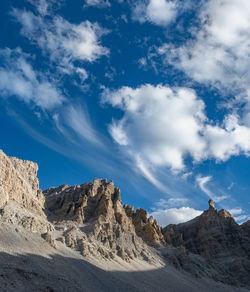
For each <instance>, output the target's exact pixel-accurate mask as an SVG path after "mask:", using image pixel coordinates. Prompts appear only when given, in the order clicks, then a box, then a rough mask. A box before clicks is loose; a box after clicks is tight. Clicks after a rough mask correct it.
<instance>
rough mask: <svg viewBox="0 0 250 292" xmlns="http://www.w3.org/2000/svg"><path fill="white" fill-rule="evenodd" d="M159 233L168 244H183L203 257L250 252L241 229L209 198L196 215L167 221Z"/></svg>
mask: <svg viewBox="0 0 250 292" xmlns="http://www.w3.org/2000/svg"><path fill="white" fill-rule="evenodd" d="M163 234H164V238H165V240H166V242H167V243H168V244H172V245H174V246H176V247H177V246H184V247H185V248H186V249H187V250H188V251H190V252H192V253H197V254H200V255H202V256H203V257H205V258H207V259H211V258H212V257H214V256H218V255H220V254H223V255H225V254H231V255H233V254H237V255H242V256H244V255H246V253H247V254H248V255H250V254H249V249H248V246H249V247H250V241H249V240H248V239H247V237H246V234H245V232H244V230H243V229H242V228H241V227H240V226H239V225H238V224H237V223H236V222H235V220H234V218H233V217H232V216H231V214H230V213H229V212H228V211H226V210H224V209H222V210H220V211H217V210H216V209H215V207H214V203H213V201H211V200H209V209H208V210H206V211H204V212H203V213H202V214H201V215H200V216H198V217H196V218H194V219H193V220H191V221H188V222H186V223H181V224H177V225H174V224H171V225H168V226H167V227H165V228H164V229H163Z"/></svg>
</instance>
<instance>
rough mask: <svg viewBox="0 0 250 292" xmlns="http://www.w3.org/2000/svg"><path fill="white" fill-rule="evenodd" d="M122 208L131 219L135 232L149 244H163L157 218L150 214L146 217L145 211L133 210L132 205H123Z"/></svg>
mask: <svg viewBox="0 0 250 292" xmlns="http://www.w3.org/2000/svg"><path fill="white" fill-rule="evenodd" d="M124 209H125V211H126V214H127V216H128V217H129V218H131V219H132V222H133V225H134V228H135V231H136V234H137V235H138V236H140V237H141V238H143V240H144V241H146V242H147V243H149V244H150V245H155V246H160V245H162V244H164V237H163V234H162V230H161V228H160V227H159V225H158V223H157V220H156V219H155V220H154V219H153V217H152V216H150V217H149V218H148V216H147V211H145V210H143V209H141V208H140V209H137V210H136V211H135V210H134V208H133V207H130V206H128V205H124Z"/></svg>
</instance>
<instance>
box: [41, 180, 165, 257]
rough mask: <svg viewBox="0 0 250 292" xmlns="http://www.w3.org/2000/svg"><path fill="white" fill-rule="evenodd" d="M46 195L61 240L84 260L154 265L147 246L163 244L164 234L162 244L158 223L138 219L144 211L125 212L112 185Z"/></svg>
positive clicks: (62, 189)
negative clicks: (117, 259)
mask: <svg viewBox="0 0 250 292" xmlns="http://www.w3.org/2000/svg"><path fill="white" fill-rule="evenodd" d="M44 195H45V198H46V203H45V206H46V210H47V214H48V218H49V220H51V221H52V222H53V224H54V225H55V226H56V228H57V229H58V230H60V229H62V226H64V231H63V232H62V233H61V235H60V237H59V238H58V240H60V241H63V242H65V243H66V245H67V246H69V247H72V248H74V249H78V250H80V252H81V253H82V254H83V255H85V256H87V255H96V256H99V257H105V258H111V259H114V258H115V257H116V256H119V257H121V258H122V259H123V260H126V261H130V260H131V259H134V258H141V259H146V260H148V261H153V257H152V255H151V253H152V251H151V250H150V248H149V247H148V246H147V244H146V243H149V244H151V245H155V244H160V243H163V236H162V234H161V233H160V235H161V241H160V240H159V236H158V235H157V234H158V233H157V232H160V227H159V226H158V225H157V222H154V221H152V220H151V219H147V216H146V213H145V214H143V216H141V215H139V213H141V211H139V212H134V213H133V212H132V213H131V214H128V212H127V210H128V206H126V207H125V208H124V207H123V206H122V203H121V198H120V189H118V188H115V187H114V183H113V182H112V181H110V182H107V180H103V179H95V180H94V182H93V183H85V184H83V185H78V186H73V187H70V186H68V185H62V186H60V187H58V188H50V189H48V190H46V191H44ZM131 209H132V208H131ZM144 212H145V211H144ZM142 221H143V222H142ZM156 235H157V236H156Z"/></svg>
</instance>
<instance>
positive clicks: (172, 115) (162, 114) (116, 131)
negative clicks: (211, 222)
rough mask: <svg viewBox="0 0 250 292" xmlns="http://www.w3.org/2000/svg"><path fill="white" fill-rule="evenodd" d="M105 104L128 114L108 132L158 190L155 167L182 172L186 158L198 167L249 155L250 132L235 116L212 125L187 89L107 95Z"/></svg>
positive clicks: (148, 88) (142, 89)
mask: <svg viewBox="0 0 250 292" xmlns="http://www.w3.org/2000/svg"><path fill="white" fill-rule="evenodd" d="M102 102H103V103H109V104H111V105H112V106H113V107H116V108H119V109H121V110H122V111H123V112H124V115H123V117H122V118H121V119H120V120H113V121H112V123H111V124H110V125H109V132H110V134H111V136H112V137H113V139H114V141H115V142H116V143H118V144H119V145H120V147H121V149H122V150H123V151H126V152H127V153H128V154H129V155H130V156H131V157H132V159H133V161H134V163H135V164H136V166H137V167H138V168H140V169H141V171H142V173H143V175H144V176H145V177H146V178H147V179H148V180H149V181H151V182H153V181H154V182H153V183H154V184H155V185H159V183H158V182H157V183H155V182H156V180H155V175H154V171H155V169H156V168H157V167H164V166H167V167H169V168H171V169H172V171H180V170H181V171H183V170H185V158H186V157H188V156H189V157H191V158H192V159H193V161H194V163H200V162H201V161H203V160H205V159H208V158H212V159H215V160H216V161H217V162H221V161H225V160H227V159H229V158H230V157H231V156H233V155H239V154H245V155H249V154H250V128H248V127H246V126H244V125H241V124H240V121H239V120H238V117H237V115H234V114H231V115H227V116H225V118H224V120H223V122H222V123H221V124H219V123H215V122H214V121H210V120H209V119H208V118H207V117H206V115H205V105H204V103H203V101H202V100H201V99H199V98H198V97H197V95H196V93H195V92H194V91H193V90H191V89H189V88H170V87H168V86H163V85H156V86H153V85H150V84H146V85H142V86H139V87H137V88H131V87H122V88H120V89H118V90H114V91H111V90H108V89H105V90H104V92H103V94H102ZM138 157H139V160H138ZM138 161H140V163H138ZM142 166H143V167H142ZM145 170H147V171H145ZM149 173H150V175H149ZM184 178H185V175H184ZM214 198H215V197H214ZM215 199H216V200H220V199H222V197H217V198H215Z"/></svg>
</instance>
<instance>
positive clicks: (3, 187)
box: [0, 150, 53, 232]
mask: <svg viewBox="0 0 250 292" xmlns="http://www.w3.org/2000/svg"><path fill="white" fill-rule="evenodd" d="M37 171H38V165H37V164H36V163H34V162H31V161H26V160H21V159H18V158H15V157H8V156H7V155H5V154H4V153H3V151H1V150H0V217H1V220H3V221H5V222H10V223H15V224H17V225H20V226H23V227H24V228H26V229H30V230H31V231H33V232H47V231H48V230H52V229H53V227H52V225H51V224H50V223H49V222H48V221H47V218H46V216H45V214H44V211H43V208H44V196H43V194H42V191H41V190H40V189H39V182H38V179H37Z"/></svg>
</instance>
